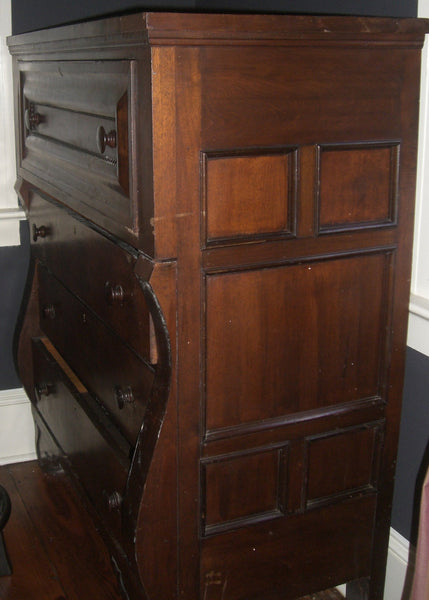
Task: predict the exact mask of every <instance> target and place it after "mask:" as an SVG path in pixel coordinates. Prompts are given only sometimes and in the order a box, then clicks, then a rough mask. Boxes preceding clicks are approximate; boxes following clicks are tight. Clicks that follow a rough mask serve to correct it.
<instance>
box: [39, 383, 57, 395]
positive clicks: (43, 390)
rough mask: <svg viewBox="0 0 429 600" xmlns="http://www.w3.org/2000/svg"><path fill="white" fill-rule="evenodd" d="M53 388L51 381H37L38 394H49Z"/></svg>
mask: <svg viewBox="0 0 429 600" xmlns="http://www.w3.org/2000/svg"><path fill="white" fill-rule="evenodd" d="M54 389H55V387H54V386H53V385H52V383H39V384H37V385H36V393H37V394H38V395H39V396H49V395H50V394H52V393H53V392H54Z"/></svg>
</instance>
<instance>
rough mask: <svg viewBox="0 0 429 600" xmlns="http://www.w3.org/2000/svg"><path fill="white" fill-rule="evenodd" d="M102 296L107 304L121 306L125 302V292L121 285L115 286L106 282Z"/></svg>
mask: <svg viewBox="0 0 429 600" xmlns="http://www.w3.org/2000/svg"><path fill="white" fill-rule="evenodd" d="M104 294H105V297H106V300H107V302H108V304H123V302H124V300H125V290H124V288H123V287H122V285H115V284H114V283H110V281H107V282H106V284H105V286H104Z"/></svg>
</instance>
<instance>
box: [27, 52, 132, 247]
mask: <svg viewBox="0 0 429 600" xmlns="http://www.w3.org/2000/svg"><path fill="white" fill-rule="evenodd" d="M132 73H133V63H132V61H129V60H104V61H91V60H83V61H74V60H72V61H35V62H25V61H22V62H20V63H19V76H20V91H21V102H20V113H19V125H20V141H21V151H20V161H19V168H20V170H21V172H22V175H23V176H24V177H25V178H26V179H27V180H28V181H32V182H35V183H37V184H38V186H39V187H41V188H42V189H45V190H46V191H47V192H48V193H49V194H51V195H53V196H54V197H57V198H58V199H60V200H61V201H62V202H64V203H65V204H67V205H69V206H71V207H72V208H74V209H76V210H77V211H78V212H80V213H81V214H82V215H84V216H86V217H88V218H90V219H91V220H92V221H94V222H95V223H98V224H99V225H100V226H102V227H104V228H105V229H107V230H109V231H111V232H112V233H115V234H118V235H119V236H120V237H122V238H127V239H130V240H133V239H136V238H137V237H138V231H137V229H138V225H137V209H136V205H135V197H133V181H132V169H131V168H130V164H131V150H130V149H131V147H134V145H133V143H132V139H131V136H132V128H131V126H130V124H131V121H132V115H131V104H130V95H131V79H132Z"/></svg>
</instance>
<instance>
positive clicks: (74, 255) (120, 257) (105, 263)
mask: <svg viewBox="0 0 429 600" xmlns="http://www.w3.org/2000/svg"><path fill="white" fill-rule="evenodd" d="M30 199H31V200H30V227H31V235H32V236H33V252H34V253H35V254H36V256H37V257H38V259H39V260H40V261H42V262H43V263H44V264H46V265H47V266H48V268H49V270H50V271H51V272H52V273H54V274H55V275H56V276H57V277H58V278H59V279H61V281H63V282H64V285H65V286H66V287H68V288H69V289H71V290H73V293H74V294H76V296H78V297H79V298H80V299H81V300H82V301H83V302H85V303H86V304H88V305H89V306H90V307H91V308H92V309H93V310H94V312H96V313H97V314H98V315H99V316H100V318H101V319H103V320H104V321H105V322H106V323H107V324H108V325H109V326H111V327H112V328H113V329H114V330H115V331H116V332H117V333H118V335H119V336H120V337H121V338H123V339H124V340H125V341H126V343H127V344H129V345H130V346H131V347H132V348H133V349H134V350H135V351H136V352H137V353H138V354H139V355H140V356H142V357H143V358H145V359H147V360H149V359H150V344H151V342H150V330H151V327H150V316H149V310H148V307H147V304H146V301H145V299H144V296H143V294H142V292H141V289H140V286H139V284H138V281H137V279H136V277H135V276H134V273H133V269H134V264H135V260H136V259H135V257H134V256H133V255H131V254H130V253H129V252H126V251H125V250H123V249H122V248H121V247H120V246H118V245H117V244H115V243H113V242H111V241H110V240H109V239H108V238H106V237H104V236H103V235H101V234H99V233H97V232H96V231H94V230H92V229H90V228H89V227H86V226H85V225H84V224H83V223H82V222H81V221H80V220H78V219H77V218H74V217H73V216H71V214H70V213H68V212H67V211H66V210H64V209H63V208H60V206H58V205H56V204H54V203H52V202H49V201H47V200H45V199H44V198H42V197H41V196H40V195H39V194H36V193H31V195H30Z"/></svg>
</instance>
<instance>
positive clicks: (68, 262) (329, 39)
mask: <svg viewBox="0 0 429 600" xmlns="http://www.w3.org/2000/svg"><path fill="white" fill-rule="evenodd" d="M426 30H429V23H428V22H426V21H418V20H408V19H406V20H395V19H390V20H389V19H365V18H351V17H347V18H340V17H314V16H306V17H305V16H297V15H295V16H287V15H283V16H279V15H275V16H273V15H271V16H270V15H268V16H263V15H238V14H237V15H232V14H231V15H216V14H211V15H198V14H180V13H176V14H168V13H162V12H160V13H142V14H140V15H132V16H130V15H128V16H124V17H121V18H116V19H115V18H113V19H107V20H102V21H94V22H92V23H84V24H80V25H73V26H71V27H63V28H59V29H53V30H49V31H46V32H35V33H31V34H27V35H24V36H19V37H16V38H12V39H10V40H9V44H10V48H11V51H12V54H13V55H14V63H15V83H16V92H17V98H16V117H17V118H16V122H17V149H18V176H19V184H18V188H19V191H20V195H21V198H22V202H23V204H24V205H25V207H26V210H27V213H28V215H29V218H30V221H31V225H32V226H33V225H34V227H35V229H34V233H35V236H34V241H33V250H32V265H33V266H34V273H35V276H34V278H33V277H30V287H31V293H30V294H29V300H28V305H27V311H26V314H25V315H24V320H23V322H22V327H21V334H20V337H19V340H20V341H19V347H18V362H19V366H20V373H21V376H22V379H23V382H24V385H25V387H26V389H27V390H28V392H29V394H30V396H32V398H33V400H35V401H36V402H35V404H36V406H35V409H34V411H35V412H34V414H35V419H36V422H37V428H38V429H37V430H38V433H39V437H38V449H39V454H40V458H41V460H42V463H43V464H45V465H46V466H47V467H49V468H51V469H52V467H54V466H55V465H56V463H57V462H59V463H60V464H62V465H63V466H64V468H66V469H68V472H69V473H70V475H71V476H72V477H74V480H75V483H76V484H77V485H78V487H79V489H80V490H81V493H82V495H83V498H86V506H87V508H88V510H89V511H90V513H91V515H92V516H93V518H94V519H95V521H96V522H97V523H99V524H100V531H102V532H103V537H104V540H105V542H106V544H107V545H108V548H109V551H110V553H111V556H112V559H113V561H114V565H115V569H116V571H117V574H118V576H119V581H120V584H121V586H122V587H123V588H124V590H126V593H127V594H128V597H129V598H130V600H137V598H138V599H139V600H140V599H143V600H177V599H178V598H182V599H183V600H196V599H200V600H293V599H295V598H296V597H299V596H305V594H313V595H314V598H330V597H335V595H336V592H331V591H329V592H326V593H322V594H321V595H318V591H319V590H324V589H326V588H329V589H330V588H332V586H335V585H338V584H343V583H346V584H347V590H348V591H347V594H348V596H350V598H354V597H359V598H362V600H364V599H365V600H381V599H382V597H383V585H384V573H385V565H386V556H387V545H388V535H389V515H390V507H391V499H392V490H393V476H394V469H395V456H396V448H397V441H398V431H399V422H400V406H401V390H402V381H403V372H404V350H405V344H406V322H407V309H408V296H409V282H410V264H411V249H412V226H413V211H414V208H413V206H414V192H415V175H416V148H417V129H418V127H417V120H418V100H419V70H420V50H421V46H422V43H423V38H424V33H425V31H426ZM82 69H83V70H82ZM82 73H83V76H82ZM91 76H93V77H91ZM100 127H102V128H103V130H104V133H103V131H101V129H100ZM94 128H95V130H96V131H99V132H100V131H101V133H102V134H103V135H102V136H101V138H102V142H103V143H102V146H103V145H104V146H105V147H104V148H103V147H100V148H98V147H96V146H97V143H96V142H97V139H96V138H94V135H93V133H94ZM104 137H106V140H104ZM105 141H107V142H108V143H107V145H105V143H104V142H105ZM94 144H95V145H94ZM39 321H40V323H39ZM32 339H33V342H32V341H31V340H32ZM33 369H34V370H33ZM34 384H36V393H34ZM167 565H168V566H167ZM311 597H313V596H311Z"/></svg>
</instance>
